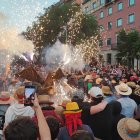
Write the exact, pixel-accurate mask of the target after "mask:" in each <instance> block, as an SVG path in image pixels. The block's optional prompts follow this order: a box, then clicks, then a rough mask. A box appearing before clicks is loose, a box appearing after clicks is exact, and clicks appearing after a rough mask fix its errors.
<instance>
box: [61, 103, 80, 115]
mask: <svg viewBox="0 0 140 140" xmlns="http://www.w3.org/2000/svg"><path fill="white" fill-rule="evenodd" d="M79 112H82V110H81V109H79V106H78V104H77V103H76V102H70V103H67V105H66V110H65V111H64V114H75V113H79Z"/></svg>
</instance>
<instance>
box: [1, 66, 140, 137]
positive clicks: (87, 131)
mask: <svg viewBox="0 0 140 140" xmlns="http://www.w3.org/2000/svg"><path fill="white" fill-rule="evenodd" d="M64 73H65V77H64V78H65V79H66V81H67V83H68V84H69V85H70V86H71V87H72V88H74V89H76V90H74V91H73V93H72V94H71V96H70V99H68V100H63V102H62V104H60V105H57V106H54V105H53V102H51V101H50V100H49V99H50V96H55V95H47V94H43V93H42V94H38V93H36V94H35V98H34V100H32V103H33V106H25V105H24V92H25V85H24V82H25V79H24V80H23V79H22V78H18V80H11V85H9V86H8V89H9V91H1V92H0V138H1V139H4V140H38V139H39V140H140V71H139V70H137V71H136V70H134V69H128V67H125V66H111V65H108V66H106V67H105V66H102V67H92V66H86V67H85V69H83V70H82V71H74V70H71V72H64ZM26 84H27V83H26ZM13 86H14V88H13ZM12 88H13V90H11V89H12Z"/></svg>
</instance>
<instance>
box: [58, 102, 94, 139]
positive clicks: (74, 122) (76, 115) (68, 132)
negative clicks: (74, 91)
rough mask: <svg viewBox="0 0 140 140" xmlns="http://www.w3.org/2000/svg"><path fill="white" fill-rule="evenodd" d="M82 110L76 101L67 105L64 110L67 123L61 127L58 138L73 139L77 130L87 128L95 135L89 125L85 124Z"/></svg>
mask: <svg viewBox="0 0 140 140" xmlns="http://www.w3.org/2000/svg"><path fill="white" fill-rule="evenodd" d="M81 112H82V110H81V109H79V106H78V104H77V103H76V102H70V103H67V105H66V110H65V111H64V116H65V125H66V126H64V127H62V128H60V130H59V134H58V140H71V136H72V134H73V133H74V132H76V131H77V130H81V129H82V130H86V131H88V132H89V133H91V134H92V135H93V132H92V130H91V129H90V127H89V126H88V125H84V124H83V123H82V120H81Z"/></svg>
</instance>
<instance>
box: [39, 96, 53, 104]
mask: <svg viewBox="0 0 140 140" xmlns="http://www.w3.org/2000/svg"><path fill="white" fill-rule="evenodd" d="M37 98H38V101H39V104H49V105H52V104H54V103H53V102H50V97H49V96H48V95H38V97H37Z"/></svg>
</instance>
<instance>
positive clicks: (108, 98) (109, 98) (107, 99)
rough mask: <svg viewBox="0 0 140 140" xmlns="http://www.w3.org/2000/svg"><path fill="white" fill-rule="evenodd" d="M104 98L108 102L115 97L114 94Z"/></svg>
mask: <svg viewBox="0 0 140 140" xmlns="http://www.w3.org/2000/svg"><path fill="white" fill-rule="evenodd" d="M104 100H105V101H107V102H108V103H110V102H112V101H116V100H117V98H116V97H115V96H114V95H112V96H106V97H105V99H104Z"/></svg>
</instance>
